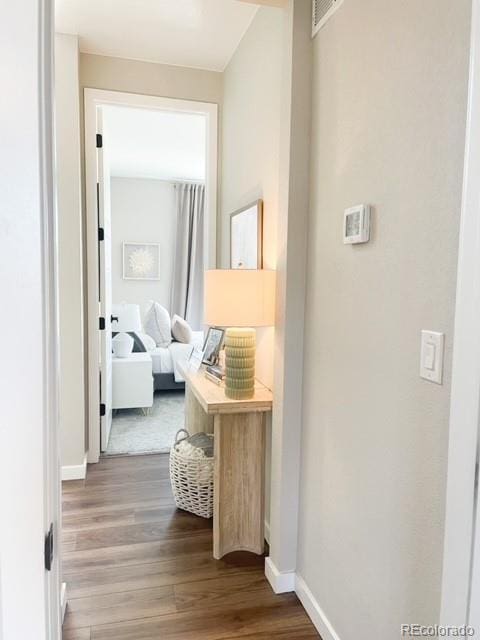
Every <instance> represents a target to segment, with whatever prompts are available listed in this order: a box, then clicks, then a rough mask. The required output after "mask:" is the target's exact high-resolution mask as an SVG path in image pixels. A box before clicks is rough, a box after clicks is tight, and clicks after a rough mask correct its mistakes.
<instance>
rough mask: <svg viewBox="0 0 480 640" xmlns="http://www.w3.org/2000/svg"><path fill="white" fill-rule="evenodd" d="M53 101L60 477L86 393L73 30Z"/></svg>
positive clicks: (73, 471)
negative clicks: (58, 330) (55, 162)
mask: <svg viewBox="0 0 480 640" xmlns="http://www.w3.org/2000/svg"><path fill="white" fill-rule="evenodd" d="M55 53H56V60H55V101H56V105H55V108H56V113H55V116H56V118H55V119H56V122H55V127H56V132H55V135H56V154H57V173H56V178H57V207H58V240H59V256H58V259H59V315H60V434H61V459H62V466H63V467H65V468H64V470H63V473H64V477H65V478H67V479H68V478H71V477H77V476H78V475H81V474H82V467H83V465H84V459H85V393H84V375H85V368H84V357H85V356H84V331H83V293H82V286H83V267H82V251H83V245H82V197H81V180H80V175H81V172H80V110H79V109H80V104H79V75H78V64H79V54H78V38H77V36H72V35H64V34H56V36H55Z"/></svg>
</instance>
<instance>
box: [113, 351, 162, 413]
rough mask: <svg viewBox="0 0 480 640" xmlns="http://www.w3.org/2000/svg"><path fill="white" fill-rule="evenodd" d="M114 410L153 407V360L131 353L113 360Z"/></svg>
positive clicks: (146, 356)
mask: <svg viewBox="0 0 480 640" xmlns="http://www.w3.org/2000/svg"><path fill="white" fill-rule="evenodd" d="M112 387H113V388H112V409H145V408H147V407H151V406H152V405H153V373H152V358H151V357H150V355H149V354H148V353H131V354H130V355H129V356H128V358H115V357H113V358H112Z"/></svg>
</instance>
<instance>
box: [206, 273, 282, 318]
mask: <svg viewBox="0 0 480 640" xmlns="http://www.w3.org/2000/svg"><path fill="white" fill-rule="evenodd" d="M205 324H208V325H210V326H218V327H269V326H272V325H274V324H275V271H270V270H268V269H259V270H255V269H215V270H211V271H207V272H206V273H205Z"/></svg>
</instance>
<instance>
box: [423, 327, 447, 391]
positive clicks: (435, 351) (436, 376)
mask: <svg viewBox="0 0 480 640" xmlns="http://www.w3.org/2000/svg"><path fill="white" fill-rule="evenodd" d="M444 342H445V335H444V334H443V333H438V332H437V331H422V343H421V347H420V377H421V378H425V380H429V381H430V382H436V383H437V384H442V378H443V345H444Z"/></svg>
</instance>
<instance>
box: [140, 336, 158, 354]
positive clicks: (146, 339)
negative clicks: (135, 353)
mask: <svg viewBox="0 0 480 640" xmlns="http://www.w3.org/2000/svg"><path fill="white" fill-rule="evenodd" d="M137 336H138V338H139V339H140V340H141V342H142V344H143V346H144V347H145V351H147V352H148V351H153V350H154V349H155V347H156V346H157V345H156V344H155V340H154V339H153V338H152V336H149V335H148V333H137Z"/></svg>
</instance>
